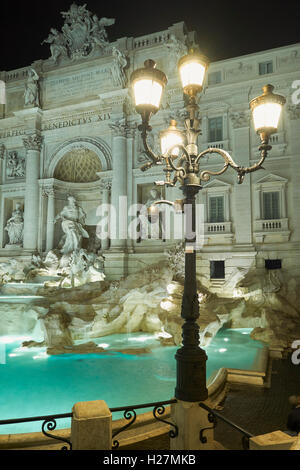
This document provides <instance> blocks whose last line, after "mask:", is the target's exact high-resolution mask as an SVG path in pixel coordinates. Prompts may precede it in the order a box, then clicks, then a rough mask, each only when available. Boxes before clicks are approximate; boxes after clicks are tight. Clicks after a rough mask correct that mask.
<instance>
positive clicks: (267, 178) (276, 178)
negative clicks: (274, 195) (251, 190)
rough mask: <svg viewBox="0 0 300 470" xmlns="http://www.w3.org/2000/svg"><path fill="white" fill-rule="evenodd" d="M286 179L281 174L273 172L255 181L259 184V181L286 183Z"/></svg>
mask: <svg viewBox="0 0 300 470" xmlns="http://www.w3.org/2000/svg"><path fill="white" fill-rule="evenodd" d="M287 182H288V180H287V179H286V178H283V177H282V176H278V175H274V174H273V173H269V174H267V175H265V176H263V177H262V178H260V179H259V180H257V181H256V184H261V183H287Z"/></svg>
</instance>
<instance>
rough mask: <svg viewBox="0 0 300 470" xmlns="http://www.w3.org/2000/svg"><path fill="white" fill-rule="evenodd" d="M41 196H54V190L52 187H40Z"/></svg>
mask: <svg viewBox="0 0 300 470" xmlns="http://www.w3.org/2000/svg"><path fill="white" fill-rule="evenodd" d="M42 196H44V197H49V198H50V197H54V196H55V192H54V188H51V187H49V188H47V187H44V188H42Z"/></svg>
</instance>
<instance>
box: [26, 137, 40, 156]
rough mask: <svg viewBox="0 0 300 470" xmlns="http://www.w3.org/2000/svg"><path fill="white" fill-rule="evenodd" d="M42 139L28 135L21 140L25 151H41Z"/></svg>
mask: <svg viewBox="0 0 300 470" xmlns="http://www.w3.org/2000/svg"><path fill="white" fill-rule="evenodd" d="M42 142H43V137H42V136H41V135H39V134H32V135H28V136H26V137H24V138H23V143H24V147H25V148H26V150H38V151H39V152H40V151H41V148H42Z"/></svg>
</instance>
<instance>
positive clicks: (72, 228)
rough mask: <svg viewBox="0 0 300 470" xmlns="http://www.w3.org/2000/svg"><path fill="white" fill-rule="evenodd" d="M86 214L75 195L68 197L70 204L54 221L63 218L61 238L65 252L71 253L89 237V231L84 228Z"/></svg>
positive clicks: (62, 250) (62, 251) (62, 249)
mask: <svg viewBox="0 0 300 470" xmlns="http://www.w3.org/2000/svg"><path fill="white" fill-rule="evenodd" d="M85 217H86V214H85V212H84V211H83V209H82V208H81V207H80V206H78V205H77V203H76V199H75V198H74V197H73V196H69V197H68V205H67V206H65V207H64V208H63V210H62V211H61V212H60V214H58V215H57V216H56V217H55V219H54V223H56V222H57V221H58V220H60V219H61V221H62V222H61V227H62V230H63V232H64V234H65V235H64V236H63V238H62V240H61V244H62V248H61V250H60V252H61V253H63V254H70V253H72V252H73V251H76V250H79V249H80V248H81V244H82V239H83V238H89V234H88V232H87V231H86V230H85V229H84V228H83V226H84V224H85Z"/></svg>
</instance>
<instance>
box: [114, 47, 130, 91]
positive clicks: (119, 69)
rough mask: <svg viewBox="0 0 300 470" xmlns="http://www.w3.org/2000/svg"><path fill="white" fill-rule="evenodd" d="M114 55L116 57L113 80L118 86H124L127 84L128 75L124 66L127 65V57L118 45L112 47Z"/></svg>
mask: <svg viewBox="0 0 300 470" xmlns="http://www.w3.org/2000/svg"><path fill="white" fill-rule="evenodd" d="M112 55H113V58H114V64H113V67H112V75H113V81H114V84H115V85H116V86H121V87H122V88H124V87H125V85H126V75H125V72H124V68H125V67H126V65H127V59H126V57H125V55H124V54H123V52H121V51H119V49H117V48H116V47H113V48H112Z"/></svg>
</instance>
